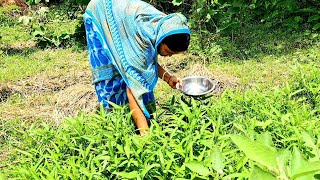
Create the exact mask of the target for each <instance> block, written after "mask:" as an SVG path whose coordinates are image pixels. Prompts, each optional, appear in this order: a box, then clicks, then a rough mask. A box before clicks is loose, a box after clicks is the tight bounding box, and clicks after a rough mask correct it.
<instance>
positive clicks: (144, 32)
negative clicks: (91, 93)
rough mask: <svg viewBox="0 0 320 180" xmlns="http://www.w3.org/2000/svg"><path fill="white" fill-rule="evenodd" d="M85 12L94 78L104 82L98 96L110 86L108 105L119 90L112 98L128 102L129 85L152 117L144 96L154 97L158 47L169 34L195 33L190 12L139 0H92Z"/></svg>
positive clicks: (105, 103) (102, 98)
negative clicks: (171, 11) (186, 14)
mask: <svg viewBox="0 0 320 180" xmlns="http://www.w3.org/2000/svg"><path fill="white" fill-rule="evenodd" d="M83 17H84V23H85V27H86V34H87V43H88V53H89V59H90V64H91V68H92V77H93V83H94V84H95V83H98V82H104V83H103V84H100V85H99V87H97V86H96V91H97V94H98V97H99V93H103V92H105V95H104V96H105V97H102V96H101V97H100V98H101V99H100V98H99V101H105V102H103V103H104V106H107V107H109V104H108V102H107V101H110V100H111V101H112V97H111V96H110V95H111V94H112V93H114V94H115V97H113V102H115V103H116V104H122V103H124V102H127V96H126V93H125V88H126V87H129V88H130V89H131V91H132V93H133V95H134V97H135V99H136V100H137V102H138V105H139V106H140V108H141V110H142V111H143V113H144V114H145V116H146V117H147V118H149V117H150V113H149V112H148V110H147V108H146V105H145V103H146V100H145V99H148V98H145V97H146V96H149V98H150V96H151V99H152V98H154V97H153V90H154V88H155V85H156V83H157V80H158V69H157V67H158V66H157V47H158V45H159V44H160V43H161V41H162V40H163V39H164V38H165V37H166V36H168V35H172V34H177V33H188V34H190V30H189V28H188V26H187V20H186V18H185V17H184V16H183V15H181V14H177V13H174V14H169V15H166V14H164V13H162V12H160V11H158V10H157V9H155V8H154V7H153V6H151V5H150V4H148V3H146V2H143V1H140V0H92V1H91V2H90V3H89V4H88V6H87V9H86V12H85V14H84V15H83ZM106 92H108V93H106ZM109 92H112V93H111V94H110V93H109ZM118 92H121V93H118ZM121 94H122V95H121ZM119 99H120V100H119Z"/></svg>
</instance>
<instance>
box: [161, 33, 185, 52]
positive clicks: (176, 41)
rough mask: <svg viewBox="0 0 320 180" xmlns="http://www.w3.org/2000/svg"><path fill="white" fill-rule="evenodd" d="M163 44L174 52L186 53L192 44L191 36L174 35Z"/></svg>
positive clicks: (168, 37) (183, 34)
mask: <svg viewBox="0 0 320 180" xmlns="http://www.w3.org/2000/svg"><path fill="white" fill-rule="evenodd" d="M162 43H164V44H166V45H167V46H168V48H169V49H170V50H172V51H174V52H181V51H186V50H187V49H188V46H189V43H190V34H187V33H180V34H172V35H169V36H167V37H165V38H164V39H163V40H162Z"/></svg>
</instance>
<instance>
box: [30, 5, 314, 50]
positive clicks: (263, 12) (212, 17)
mask: <svg viewBox="0 0 320 180" xmlns="http://www.w3.org/2000/svg"><path fill="white" fill-rule="evenodd" d="M28 2H29V3H30V4H39V3H40V2H41V1H34V0H30V1H28ZM88 2H89V1H88V0H69V1H63V2H62V1H61V2H60V1H46V2H43V3H47V4H48V5H49V7H52V8H54V7H55V6H57V5H61V4H62V3H64V5H67V6H66V7H68V9H64V10H66V11H63V12H68V14H63V13H60V14H59V13H58V12H57V13H56V16H54V17H53V19H50V18H49V19H48V17H46V13H45V12H43V10H40V12H38V11H37V12H38V13H43V16H44V17H43V18H41V19H33V20H31V23H30V24H31V27H32V29H31V33H32V34H33V36H34V37H35V39H36V40H38V41H39V42H40V45H42V46H55V47H59V46H66V45H68V44H70V43H68V42H69V41H70V39H72V38H70V37H76V38H78V40H80V41H83V38H84V26H82V25H81V23H82V17H81V15H82V13H83V10H84V9H85V5H86V4H88ZM150 3H152V4H153V5H155V6H156V7H157V8H158V9H160V10H161V11H164V12H167V13H171V12H175V11H178V12H182V13H183V14H185V15H186V16H187V17H188V18H189V22H190V25H191V28H192V29H193V30H195V31H197V32H202V33H204V35H206V34H211V33H214V34H216V33H222V34H224V35H225V36H233V35H234V33H239V32H240V33H241V30H242V27H244V26H247V25H250V26H251V25H252V24H266V25H267V26H268V27H270V28H286V29H289V30H292V31H294V30H301V29H309V30H312V31H318V30H319V29H320V2H319V1H317V0H307V1H298V0H289V1H279V0H268V1H256V0H253V1H241V0H211V1H208V0H198V1H191V0H173V1H172V2H171V1H167V0H158V1H150ZM30 16H31V17H32V16H33V14H30V15H28V16H27V19H29V20H30ZM56 18H58V19H65V18H69V19H73V20H76V21H78V24H79V28H78V29H77V30H76V31H73V32H61V33H60V34H57V33H55V32H53V31H52V30H50V28H47V27H46V26H47V25H48V26H50V23H51V21H54V20H56ZM65 23H72V22H65Z"/></svg>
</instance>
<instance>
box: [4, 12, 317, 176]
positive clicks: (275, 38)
mask: <svg viewBox="0 0 320 180" xmlns="http://www.w3.org/2000/svg"><path fill="white" fill-rule="evenodd" d="M58 14H59V13H58ZM47 17H48V18H52V17H55V15H53V14H51V13H50V12H49V14H48V16H47ZM0 20H1V18H0ZM5 22H7V21H5ZM74 25H75V24H74ZM61 27H62V31H63V28H67V27H66V26H61ZM72 28H74V27H70V29H72ZM70 29H68V30H70ZM13 30H14V31H13ZM60 30H61V29H60ZM12 31H13V33H7V32H12ZM0 35H1V37H2V38H1V43H0V52H1V53H0V54H1V59H0V71H1V74H0V83H1V84H2V85H4V87H3V88H2V89H3V90H2V89H0V93H1V94H0V95H1V101H0V114H1V116H0V157H1V158H0V172H1V173H2V174H1V173H0V179H1V178H3V179H6V178H21V179H50V178H51V179H57V178H61V179H65V178H71V179H106V178H107V179H114V178H119V179H120V178H121V179H132V178H133V179H137V177H138V179H139V178H140V179H155V178H159V179H164V177H166V178H167V179H178V178H186V179H196V178H198V179H201V178H202V179H207V178H211V179H229V178H231V179H236V178H238V179H248V178H251V179H257V176H258V175H261V174H262V175H261V176H263V177H262V179H266V177H268V178H271V179H272V178H273V179H274V178H275V177H278V178H280V179H297V177H302V176H303V177H305V178H306V179H312V178H313V179H317V178H318V179H319V177H318V176H319V175H316V176H313V174H319V169H317V167H320V165H319V157H320V149H319V145H320V141H319V139H320V138H319V137H320V125H319V118H320V117H319V114H320V109H319V107H320V94H319V90H320V88H319V84H320V79H319V77H320V71H319V66H320V62H319V58H320V52H319V48H320V39H319V35H318V34H317V33H314V32H309V31H302V32H291V33H288V32H286V31H284V30H282V29H278V30H272V31H271V30H269V29H267V28H263V26H251V27H246V29H244V30H242V31H241V32H239V33H238V34H235V35H234V36H233V37H228V36H227V37H223V36H217V35H207V34H202V35H199V34H194V35H193V36H192V43H191V47H190V52H189V55H175V56H172V57H171V58H164V59H162V58H160V59H159V62H160V64H164V65H165V66H166V67H167V69H168V70H169V71H170V72H172V73H175V74H177V75H179V76H180V77H184V76H187V75H193V74H199V75H206V76H209V77H212V78H215V79H216V80H218V81H219V83H221V84H222V85H221V86H223V88H222V89H221V91H220V92H217V94H215V95H217V96H213V97H211V98H208V99H203V100H201V101H199V100H197V99H193V98H189V97H186V96H184V95H181V94H180V93H179V92H178V91H175V90H172V89H170V88H169V87H168V86H167V85H166V84H165V83H164V82H161V80H159V84H158V86H157V87H156V90H155V91H156V92H155V96H156V98H157V100H158V110H157V112H156V114H155V119H154V120H153V125H152V126H151V132H150V133H149V134H148V135H147V136H146V137H140V136H139V135H137V134H136V133H135V129H134V125H133V122H132V120H131V118H130V114H129V113H128V110H127V109H125V108H122V107H117V110H116V111H114V112H113V113H109V114H105V112H104V111H100V112H99V113H82V114H81V113H80V114H79V115H78V116H76V117H65V119H64V121H63V122H62V123H61V124H57V123H56V122H55V121H54V120H53V119H50V117H51V116H50V115H51V114H52V110H53V109H55V108H56V106H58V101H61V102H68V99H77V98H79V99H81V97H84V99H83V100H84V101H85V100H87V101H93V99H89V98H88V99H85V98H87V97H88V96H86V94H81V93H79V92H80V91H75V90H76V89H74V90H73V91H74V92H76V93H78V96H79V97H75V96H73V95H72V94H70V93H68V92H69V91H66V90H67V89H68V88H70V87H72V86H73V85H74V86H75V88H78V87H83V86H76V85H79V84H85V85H89V84H90V77H89V75H88V74H86V73H87V72H89V64H88V62H87V54H86V51H84V50H81V49H82V48H83V47H74V48H55V49H41V48H39V47H38V46H35V44H34V43H31V42H30V39H31V37H30V35H29V34H28V33H25V32H24V27H23V26H22V25H20V24H17V23H7V26H6V24H3V25H2V26H0ZM26 42H29V43H26ZM204 42H206V43H204ZM208 42H209V43H208ZM6 86H8V87H6ZM6 88H7V89H6ZM71 90H72V89H71ZM57 96H61V97H62V100H61V99H60V100H57ZM2 99H3V100H2ZM70 102H74V101H70ZM73 105H75V104H73ZM62 108H65V109H67V110H68V108H70V109H71V108H72V106H71V107H62ZM257 147H259V148H257ZM257 151H258V152H259V153H256V152H257ZM308 167H314V169H311V168H310V169H308ZM260 178H261V177H260Z"/></svg>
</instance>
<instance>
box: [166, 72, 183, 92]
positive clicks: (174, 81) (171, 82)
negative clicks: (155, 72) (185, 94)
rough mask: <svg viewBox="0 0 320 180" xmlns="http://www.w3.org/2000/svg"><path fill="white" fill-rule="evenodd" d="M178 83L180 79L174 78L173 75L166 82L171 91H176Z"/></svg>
mask: <svg viewBox="0 0 320 180" xmlns="http://www.w3.org/2000/svg"><path fill="white" fill-rule="evenodd" d="M179 83H181V79H180V78H178V77H176V76H175V75H172V76H171V78H170V79H169V82H168V84H169V85H170V87H172V88H173V89H177V84H179Z"/></svg>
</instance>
